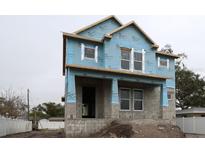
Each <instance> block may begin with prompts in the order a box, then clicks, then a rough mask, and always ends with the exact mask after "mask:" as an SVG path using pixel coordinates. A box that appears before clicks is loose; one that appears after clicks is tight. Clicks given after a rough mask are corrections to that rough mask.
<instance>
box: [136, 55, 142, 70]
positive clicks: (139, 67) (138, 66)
mask: <svg viewBox="0 0 205 154" xmlns="http://www.w3.org/2000/svg"><path fill="white" fill-rule="evenodd" d="M142 56H143V55H142V53H139V52H134V70H137V71H142Z"/></svg>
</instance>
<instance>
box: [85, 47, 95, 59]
mask: <svg viewBox="0 0 205 154" xmlns="http://www.w3.org/2000/svg"><path fill="white" fill-rule="evenodd" d="M84 56H85V58H91V59H95V48H91V47H86V46H85V55H84Z"/></svg>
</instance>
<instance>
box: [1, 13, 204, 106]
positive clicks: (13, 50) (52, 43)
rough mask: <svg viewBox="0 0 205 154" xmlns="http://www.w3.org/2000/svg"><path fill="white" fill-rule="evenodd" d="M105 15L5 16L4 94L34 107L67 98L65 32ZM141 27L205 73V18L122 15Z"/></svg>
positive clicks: (2, 81) (188, 64)
mask: <svg viewBox="0 0 205 154" xmlns="http://www.w3.org/2000/svg"><path fill="white" fill-rule="evenodd" d="M103 17H105V16H0V91H2V90H5V89H9V88H11V89H13V90H15V91H16V92H18V93H22V94H23V95H24V96H25V95H26V89H27V88H29V89H30V91H31V106H34V105H36V104H39V103H43V102H46V101H55V102H57V103H58V102H60V98H61V96H63V95H64V77H63V76H62V34H61V31H64V32H70V33H71V32H73V31H75V30H78V29H79V28H81V27H83V26H86V25H88V24H91V23H92V22H95V21H97V20H99V19H101V18H103ZM117 17H118V18H119V19H120V20H121V21H122V22H123V23H126V22H129V21H130V20H135V22H136V23H138V24H139V26H140V27H141V28H142V29H143V30H144V31H145V32H146V33H147V34H148V35H149V36H150V37H151V38H152V39H153V40H154V41H155V42H156V43H157V44H158V45H160V47H163V46H164V45H165V44H167V43H169V44H171V45H172V47H173V49H174V50H175V53H181V52H185V53H186V54H187V55H188V59H187V60H186V64H187V66H188V67H189V68H190V69H192V70H194V71H196V72H198V73H200V74H202V75H205V51H204V50H205V49H204V47H203V45H204V44H205V39H204V36H205V16H117Z"/></svg>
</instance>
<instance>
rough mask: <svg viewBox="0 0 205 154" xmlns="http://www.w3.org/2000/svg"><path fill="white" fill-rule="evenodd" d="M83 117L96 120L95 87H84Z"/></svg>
mask: <svg viewBox="0 0 205 154" xmlns="http://www.w3.org/2000/svg"><path fill="white" fill-rule="evenodd" d="M82 97H83V98H82V117H83V118H95V87H83V91H82Z"/></svg>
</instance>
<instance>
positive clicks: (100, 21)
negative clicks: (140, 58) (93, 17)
mask: <svg viewBox="0 0 205 154" xmlns="http://www.w3.org/2000/svg"><path fill="white" fill-rule="evenodd" d="M111 18H114V19H115V20H116V21H117V22H118V23H119V24H120V26H122V25H123V24H122V23H121V21H120V20H119V19H118V18H117V17H116V16H114V15H110V16H107V17H105V18H102V19H101V20H98V21H96V22H94V23H92V24H89V25H87V26H84V27H82V28H81V29H79V30H77V31H75V32H73V33H74V34H78V33H80V32H83V31H85V30H87V29H89V28H91V27H94V26H96V25H98V24H100V23H102V22H104V21H106V20H109V19H111Z"/></svg>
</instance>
